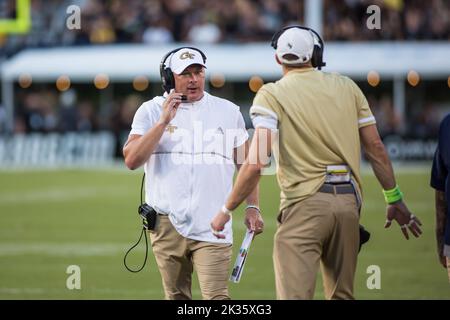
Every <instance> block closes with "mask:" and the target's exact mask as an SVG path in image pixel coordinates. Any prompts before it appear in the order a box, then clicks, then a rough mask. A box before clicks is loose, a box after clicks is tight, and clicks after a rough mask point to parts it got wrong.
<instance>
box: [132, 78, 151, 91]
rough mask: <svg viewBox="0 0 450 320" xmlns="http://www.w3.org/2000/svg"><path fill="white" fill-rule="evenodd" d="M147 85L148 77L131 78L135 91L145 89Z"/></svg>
mask: <svg viewBox="0 0 450 320" xmlns="http://www.w3.org/2000/svg"><path fill="white" fill-rule="evenodd" d="M148 85H149V82H148V78H147V77H146V76H137V77H136V78H134V79H133V88H134V90H136V91H145V90H147V88H148Z"/></svg>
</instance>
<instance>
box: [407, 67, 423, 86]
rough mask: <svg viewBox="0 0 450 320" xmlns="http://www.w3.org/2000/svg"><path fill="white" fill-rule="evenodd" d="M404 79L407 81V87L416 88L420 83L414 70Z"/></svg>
mask: <svg viewBox="0 0 450 320" xmlns="http://www.w3.org/2000/svg"><path fill="white" fill-rule="evenodd" d="M406 78H407V79H408V83H409V85H410V86H412V87H415V86H417V85H418V84H419V82H420V76H419V74H418V73H417V72H416V71H414V70H411V71H409V72H408V76H407V77H406Z"/></svg>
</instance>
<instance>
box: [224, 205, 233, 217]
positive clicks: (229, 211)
mask: <svg viewBox="0 0 450 320" xmlns="http://www.w3.org/2000/svg"><path fill="white" fill-rule="evenodd" d="M222 212H223V213H225V214H228V215H230V214H231V210H228V209H227V207H226V206H225V205H223V206H222Z"/></svg>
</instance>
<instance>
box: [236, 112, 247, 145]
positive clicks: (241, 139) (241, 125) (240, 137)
mask: <svg viewBox="0 0 450 320" xmlns="http://www.w3.org/2000/svg"><path fill="white" fill-rule="evenodd" d="M237 114H238V115H237V126H236V128H237V129H238V133H237V135H236V136H235V138H234V147H235V148H237V147H239V146H241V145H242V144H244V143H245V141H247V140H248V132H247V129H246V128H245V121H244V118H243V117H242V113H241V112H240V111H239V110H238V112H237Z"/></svg>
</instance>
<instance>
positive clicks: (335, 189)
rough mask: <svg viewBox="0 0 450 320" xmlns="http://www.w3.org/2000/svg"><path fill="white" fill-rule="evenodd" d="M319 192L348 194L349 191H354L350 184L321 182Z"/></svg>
mask: <svg viewBox="0 0 450 320" xmlns="http://www.w3.org/2000/svg"><path fill="white" fill-rule="evenodd" d="M319 192H324V193H333V194H349V193H352V194H353V193H355V191H354V190H353V186H352V185H351V184H347V183H346V184H329V183H325V184H323V185H322V186H321V187H320V189H319Z"/></svg>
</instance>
